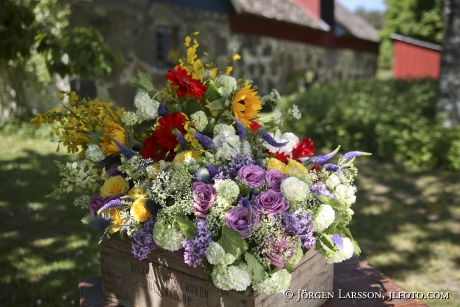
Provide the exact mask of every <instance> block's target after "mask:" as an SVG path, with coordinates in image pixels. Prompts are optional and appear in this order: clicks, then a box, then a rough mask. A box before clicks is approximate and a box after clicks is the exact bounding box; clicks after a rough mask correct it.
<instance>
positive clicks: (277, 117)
mask: <svg viewBox="0 0 460 307" xmlns="http://www.w3.org/2000/svg"><path fill="white" fill-rule="evenodd" d="M272 118H273V123H275V124H277V125H281V124H282V123H283V113H281V111H280V110H279V109H274V110H273V112H272Z"/></svg>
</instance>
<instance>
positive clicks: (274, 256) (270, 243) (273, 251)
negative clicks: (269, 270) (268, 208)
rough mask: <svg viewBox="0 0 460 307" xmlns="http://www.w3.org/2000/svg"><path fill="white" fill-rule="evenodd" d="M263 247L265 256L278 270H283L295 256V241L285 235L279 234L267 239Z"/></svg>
mask: <svg viewBox="0 0 460 307" xmlns="http://www.w3.org/2000/svg"><path fill="white" fill-rule="evenodd" d="M265 242H266V243H265V244H264V246H263V250H262V252H263V254H264V256H265V257H267V258H268V259H269V260H270V262H271V263H272V264H273V265H274V266H276V267H277V268H282V267H284V265H285V264H286V262H287V261H288V260H289V259H290V258H292V256H294V254H295V245H294V241H293V240H292V238H291V237H290V236H288V235H287V234H285V233H278V234H276V235H274V236H272V237H269V238H267V240H266V241H265Z"/></svg>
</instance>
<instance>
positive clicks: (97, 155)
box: [86, 144, 105, 162]
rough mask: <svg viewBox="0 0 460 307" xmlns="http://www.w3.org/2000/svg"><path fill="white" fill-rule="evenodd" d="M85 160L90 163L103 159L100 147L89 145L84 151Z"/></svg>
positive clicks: (103, 155)
mask: <svg viewBox="0 0 460 307" xmlns="http://www.w3.org/2000/svg"><path fill="white" fill-rule="evenodd" d="M86 158H87V159H88V160H90V161H92V162H99V161H102V160H104V159H105V154H104V151H103V150H102V148H101V146H99V145H97V144H89V145H88V149H87V150H86Z"/></svg>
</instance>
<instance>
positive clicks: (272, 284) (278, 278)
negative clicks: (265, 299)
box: [253, 269, 291, 294]
mask: <svg viewBox="0 0 460 307" xmlns="http://www.w3.org/2000/svg"><path fill="white" fill-rule="evenodd" d="M290 284H291V274H290V273H289V272H288V271H287V270H285V269H282V270H279V271H277V272H275V273H273V274H272V275H271V276H270V277H268V278H266V279H265V280H264V281H262V282H261V283H257V284H254V285H253V288H254V290H256V291H258V292H259V293H261V294H273V293H282V292H283V291H284V290H286V289H287V288H288V287H289V285H290Z"/></svg>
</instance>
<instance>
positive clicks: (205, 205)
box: [192, 182, 217, 218]
mask: <svg viewBox="0 0 460 307" xmlns="http://www.w3.org/2000/svg"><path fill="white" fill-rule="evenodd" d="M192 189H193V211H194V212H195V215H196V216H198V217H202V218H204V217H206V216H207V215H208V212H209V209H210V208H211V206H212V205H213V204H214V203H215V202H216V198H217V191H216V188H214V186H213V185H212V184H206V183H203V182H195V183H193V185H192Z"/></svg>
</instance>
